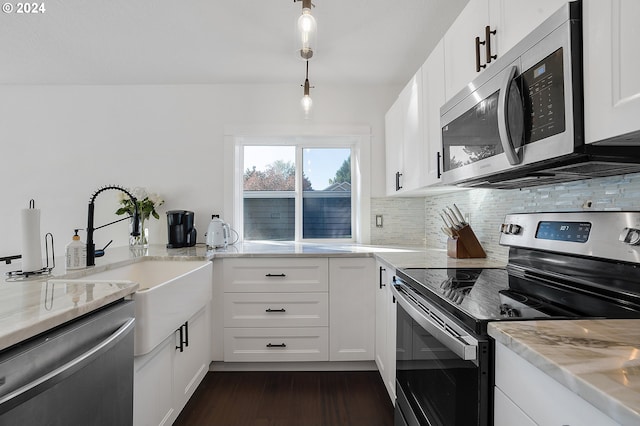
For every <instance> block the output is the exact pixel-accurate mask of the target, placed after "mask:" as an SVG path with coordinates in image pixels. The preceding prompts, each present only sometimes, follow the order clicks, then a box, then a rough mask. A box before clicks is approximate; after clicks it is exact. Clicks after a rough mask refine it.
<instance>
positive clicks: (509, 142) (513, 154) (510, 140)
mask: <svg viewBox="0 0 640 426" xmlns="http://www.w3.org/2000/svg"><path fill="white" fill-rule="evenodd" d="M516 70H517V68H516V67H515V66H512V67H511V68H510V69H509V71H507V73H506V74H505V78H504V81H503V83H502V86H500V94H499V95H498V111H497V113H498V134H499V135H500V142H501V144H502V149H503V150H504V153H505V154H506V156H507V160H508V161H509V164H511V165H512V166H515V165H517V164H520V163H522V155H521V154H522V149H519V150H518V151H516V146H515V143H514V142H516V139H518V138H519V139H520V140H519V141H517V142H518V147H517V148H520V145H521V144H522V135H523V132H522V129H518V130H520V131H519V132H515V133H516V134H512V132H511V131H510V130H509V112H512V113H513V114H515V115H516V119H515V120H519V121H521V122H522V121H523V120H524V111H523V107H522V99H521V96H520V91H519V90H518V87H517V86H513V84H514V82H515V81H514V79H515V76H516ZM512 87H513V89H514V90H515V93H516V96H514V98H515V99H511V89H512ZM510 101H511V102H515V101H518V102H519V103H518V104H517V105H516V103H517V102H516V103H514V104H512V105H510ZM509 108H511V109H509ZM514 108H519V110H517V109H514ZM520 125H521V126H522V127H524V125H523V124H522V123H520ZM518 133H519V134H518Z"/></svg>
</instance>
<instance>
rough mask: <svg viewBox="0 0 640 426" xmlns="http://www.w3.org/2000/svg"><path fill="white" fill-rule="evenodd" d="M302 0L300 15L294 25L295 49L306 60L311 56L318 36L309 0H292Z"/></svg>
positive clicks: (295, 0)
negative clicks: (295, 35)
mask: <svg viewBox="0 0 640 426" xmlns="http://www.w3.org/2000/svg"><path fill="white" fill-rule="evenodd" d="M297 1H301V2H302V15H300V17H299V18H298V22H297V25H296V33H297V42H296V44H297V45H296V51H297V54H298V55H299V57H300V58H301V59H303V60H305V61H308V60H309V59H311V58H312V57H313V53H314V51H315V48H316V41H317V38H318V27H317V25H316V19H315V18H314V17H313V15H311V6H313V5H312V4H311V0H293V2H294V3H295V2H297Z"/></svg>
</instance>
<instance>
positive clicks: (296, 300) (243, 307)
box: [224, 292, 329, 327]
mask: <svg viewBox="0 0 640 426" xmlns="http://www.w3.org/2000/svg"><path fill="white" fill-rule="evenodd" d="M224 306H225V310H224V325H225V327H253V326H255V325H256V324H259V326H260V327H327V326H328V325H329V297H328V294H327V293H326V292H322V293H225V295H224Z"/></svg>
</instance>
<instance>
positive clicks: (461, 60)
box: [443, 0, 495, 99]
mask: <svg viewBox="0 0 640 426" xmlns="http://www.w3.org/2000/svg"><path fill="white" fill-rule="evenodd" d="M487 25H489V26H490V22H489V0H470V1H469V3H467V5H466V6H465V8H464V9H462V12H460V15H458V17H457V18H456V20H455V21H454V22H453V24H451V27H449V29H448V30H447V32H446V33H445V35H444V39H443V40H444V55H445V58H444V63H445V72H446V76H445V80H444V82H445V92H446V98H447V99H451V97H453V96H454V95H455V94H456V93H458V92H459V91H460V90H462V88H463V87H464V86H466V85H467V84H468V83H470V82H471V81H472V80H473V79H474V78H475V77H476V75H477V74H478V71H476V59H477V53H479V55H480V57H479V63H480V65H484V64H485V63H486V58H485V46H480V50H479V52H476V37H478V39H479V41H482V40H484V39H485V27H486V26H487ZM494 40H495V37H492V38H491V41H490V42H491V43H493V42H494ZM493 52H494V49H493V48H492V53H493ZM481 70H482V69H481Z"/></svg>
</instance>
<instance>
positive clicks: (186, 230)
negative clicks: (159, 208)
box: [167, 210, 198, 248]
mask: <svg viewBox="0 0 640 426" xmlns="http://www.w3.org/2000/svg"><path fill="white" fill-rule="evenodd" d="M194 222H195V219H194V213H193V212H190V211H188V210H171V211H168V212H167V231H168V234H169V243H168V244H167V248H180V247H193V246H195V245H196V236H197V235H198V233H197V232H196V228H194V227H193V224H194Z"/></svg>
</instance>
